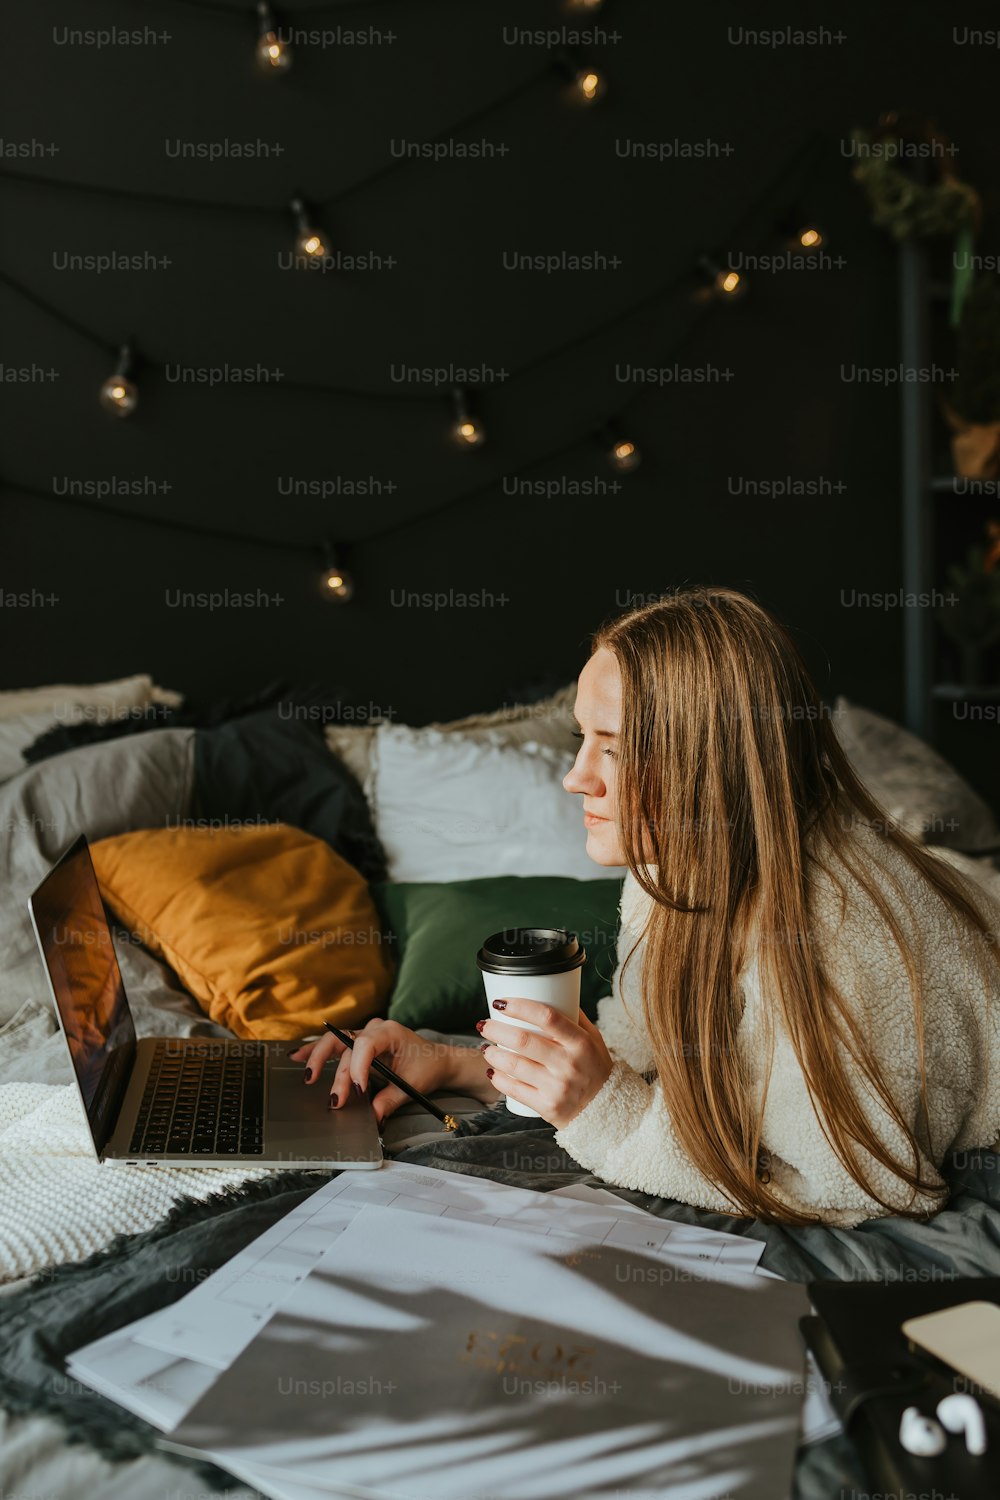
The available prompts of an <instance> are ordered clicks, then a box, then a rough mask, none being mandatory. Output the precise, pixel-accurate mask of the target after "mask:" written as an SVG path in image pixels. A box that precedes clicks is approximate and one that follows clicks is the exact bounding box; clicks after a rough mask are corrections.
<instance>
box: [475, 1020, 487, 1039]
mask: <svg viewBox="0 0 1000 1500" xmlns="http://www.w3.org/2000/svg"><path fill="white" fill-rule="evenodd" d="M485 1025H486V1022H485V1021H477V1022H476V1030H477V1031H478V1032H479V1034H480V1036H481V1035H482V1031H483V1027H484V1026H485Z"/></svg>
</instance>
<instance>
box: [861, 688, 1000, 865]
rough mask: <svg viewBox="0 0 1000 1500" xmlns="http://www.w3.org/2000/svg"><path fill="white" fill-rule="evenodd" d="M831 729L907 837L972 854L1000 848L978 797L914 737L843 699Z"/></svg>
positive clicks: (996, 830)
mask: <svg viewBox="0 0 1000 1500" xmlns="http://www.w3.org/2000/svg"><path fill="white" fill-rule="evenodd" d="M833 724H834V728H835V729H836V732H837V735H838V738H839V739H840V743H841V744H842V745H843V747H844V750H845V751H846V752H847V755H848V758H849V759H850V761H851V764H852V765H853V767H854V769H855V771H856V772H857V773H858V775H859V776H860V778H861V780H862V781H863V782H864V783H865V786H866V787H867V788H868V790H869V791H870V792H871V794H872V796H873V797H874V798H875V800H876V802H879V803H880V804H881V805H882V807H884V808H885V811H886V812H887V813H888V814H889V816H890V817H891V818H892V819H893V821H894V822H898V823H899V824H900V826H901V827H902V828H903V829H904V830H905V831H906V832H907V833H909V834H912V836H913V837H914V838H917V839H919V840H920V842H921V843H923V844H940V845H941V846H943V847H944V848H948V849H960V850H965V851H966V852H967V853H972V854H975V853H977V852H979V851H981V850H985V849H996V848H1000V827H998V826H997V821H996V819H995V818H994V816H993V814H992V813H991V812H990V809H989V807H988V806H987V805H986V803H985V802H984V801H983V799H982V797H980V796H979V794H978V793H977V792H974V791H973V790H972V787H971V786H969V785H968V783H967V782H965V781H963V780H962V778H961V776H959V774H958V772H957V771H956V770H954V769H953V767H951V766H950V765H949V764H948V762H947V761H946V760H944V759H943V758H942V757H941V756H940V755H938V753H937V751H936V750H932V749H931V748H930V746H929V745H925V744H924V742H923V740H920V739H918V738H917V736H916V735H915V734H911V733H910V732H909V730H908V729H902V728H901V727H900V726H899V725H898V724H893V723H892V721H891V720H890V719H883V718H882V717H881V715H880V714H876V713H872V712H871V710H870V709H867V708H859V707H858V706H857V705H856V704H854V703H849V702H848V701H847V699H846V698H838V699H837V701H836V704H835V705H834V714H833Z"/></svg>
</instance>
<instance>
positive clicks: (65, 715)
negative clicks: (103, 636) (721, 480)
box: [0, 676, 181, 781]
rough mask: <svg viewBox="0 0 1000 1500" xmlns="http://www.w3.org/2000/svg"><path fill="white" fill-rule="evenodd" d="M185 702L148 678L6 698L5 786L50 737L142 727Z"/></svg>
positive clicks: (0, 713)
mask: <svg viewBox="0 0 1000 1500" xmlns="http://www.w3.org/2000/svg"><path fill="white" fill-rule="evenodd" d="M180 701H181V699H180V694H179V693H174V692H171V691H170V690H169V689H168V688H161V687H157V686H156V684H155V683H154V682H153V679H152V678H151V677H147V676H138V677H123V678H120V679H118V680H117V681H115V682H100V683H93V684H84V683H75V684H74V683H57V684H53V685H52V686H51V687H40V688H24V689H22V690H20V691H17V692H6V693H0V781H6V780H7V779H8V778H9V777H11V776H14V775H16V774H17V772H18V771H23V770H24V767H25V764H26V763H27V756H26V754H25V752H26V751H27V750H28V749H29V747H30V746H31V745H33V744H34V742H35V741H36V740H37V739H39V737H40V736H42V735H44V734H45V733H46V732H47V731H50V730H53V729H55V730H56V731H57V732H58V731H60V730H62V729H67V728H69V727H70V726H73V725H107V724H114V723H116V722H119V723H124V722H127V721H131V722H139V723H140V724H141V722H142V720H143V718H144V717H145V715H146V714H147V713H150V712H156V711H157V709H158V708H160V707H166V706H176V705H177V704H179V703H180Z"/></svg>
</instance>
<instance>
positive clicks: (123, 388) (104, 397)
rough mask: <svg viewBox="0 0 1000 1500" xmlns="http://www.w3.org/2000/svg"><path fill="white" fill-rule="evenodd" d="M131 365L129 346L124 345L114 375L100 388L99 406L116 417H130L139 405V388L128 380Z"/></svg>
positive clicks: (130, 349) (132, 381)
mask: <svg viewBox="0 0 1000 1500" xmlns="http://www.w3.org/2000/svg"><path fill="white" fill-rule="evenodd" d="M132 363H133V359H132V348H131V345H129V344H124V345H123V346H122V350H121V353H120V355H119V356H118V364H117V367H116V369H115V372H114V374H113V375H109V376H108V378H107V380H106V381H105V382H104V384H103V385H102V386H101V391H100V401H101V405H102V406H103V407H104V410H105V411H110V412H113V413H114V415H115V416H116V417H128V416H131V414H132V412H134V411H135V409H136V407H137V406H138V404H139V387H138V386H137V385H136V383H135V381H134V380H132V379H130V375H131V371H132Z"/></svg>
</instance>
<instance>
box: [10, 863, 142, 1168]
mask: <svg viewBox="0 0 1000 1500" xmlns="http://www.w3.org/2000/svg"><path fill="white" fill-rule="evenodd" d="M30 905H31V914H32V918H33V920H34V923H35V932H36V934H37V936H38V942H39V946H40V948H41V950H42V956H43V958H44V960H45V966H46V968H47V969H48V971H49V979H50V981H51V983H52V992H53V997H54V999H55V1003H56V1009H57V1010H58V1012H59V1017H60V1020H61V1022H62V1028H63V1031H64V1032H65V1034H66V1040H67V1042H68V1044H69V1050H70V1055H71V1057H72V1059H73V1068H74V1070H75V1072H76V1078H77V1083H78V1084H79V1086H80V1093H81V1095H82V1096H83V1103H84V1108H85V1109H86V1111H87V1119H88V1121H89V1122H90V1128H91V1131H92V1132H93V1136H94V1144H95V1146H96V1147H97V1150H98V1153H100V1152H101V1151H103V1149H104V1147H105V1145H106V1144H107V1142H108V1139H109V1138H110V1136H111V1134H112V1132H113V1130H114V1126H115V1120H116V1118H117V1115H118V1109H119V1105H120V1102H121V1099H122V1096H123V1094H124V1092H125V1088H126V1086H127V1084H128V1080H129V1074H130V1072H131V1069H132V1063H133V1060H134V1058H135V1027H134V1025H133V1023H132V1014H131V1011H130V1010H129V1005H128V1000H127V999H126V998H125V986H124V985H123V983H122V976H121V972H120V970H119V968H118V959H117V957H116V956H115V950H114V945H113V943H112V941H111V932H110V929H109V927H108V920H107V917H106V916H105V912H104V903H103V901H102V900H101V892H100V888H99V886H98V884H97V876H96V875H95V874H94V866H93V864H92V862H91V858H90V850H89V849H88V847H87V840H86V839H85V838H83V837H82V836H81V837H80V838H78V839H77V841H76V843H75V844H73V845H72V847H71V848H70V849H68V850H67V851H66V853H65V854H64V855H63V857H62V859H61V860H60V861H59V863H58V864H57V865H56V866H55V867H54V868H53V869H52V870H51V871H50V873H49V874H48V875H47V876H46V878H45V880H44V881H43V882H42V884H41V885H40V886H39V887H38V889H37V891H35V893H34V895H33V896H32V898H31V903H30Z"/></svg>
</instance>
